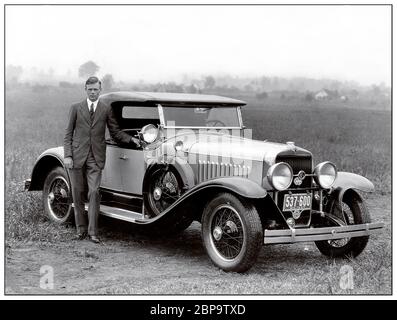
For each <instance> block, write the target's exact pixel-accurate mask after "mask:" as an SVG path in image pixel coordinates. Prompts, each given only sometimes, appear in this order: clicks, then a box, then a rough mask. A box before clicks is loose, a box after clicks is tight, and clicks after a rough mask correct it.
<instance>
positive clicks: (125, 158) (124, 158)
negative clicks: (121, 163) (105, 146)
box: [119, 154, 128, 160]
mask: <svg viewBox="0 0 397 320" xmlns="http://www.w3.org/2000/svg"><path fill="white" fill-rule="evenodd" d="M119 159H121V160H127V159H128V158H127V157H126V156H125V155H124V154H123V155H122V156H121V157H119Z"/></svg>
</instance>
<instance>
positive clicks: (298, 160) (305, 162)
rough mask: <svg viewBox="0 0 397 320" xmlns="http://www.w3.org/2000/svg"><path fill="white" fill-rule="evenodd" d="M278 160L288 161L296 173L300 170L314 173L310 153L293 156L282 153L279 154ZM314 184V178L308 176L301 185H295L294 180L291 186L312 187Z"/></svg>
mask: <svg viewBox="0 0 397 320" xmlns="http://www.w3.org/2000/svg"><path fill="white" fill-rule="evenodd" d="M276 162H286V163H288V164H289V165H290V166H291V168H292V171H293V173H294V174H298V173H299V171H301V170H303V171H304V172H305V173H306V174H311V173H312V170H313V169H312V157H311V156H310V155H304V156H291V155H282V156H278V157H277V159H276ZM311 186H312V178H311V177H306V178H305V179H304V180H303V182H302V184H301V185H300V186H295V185H294V182H292V184H291V188H298V187H299V188H310V187H311Z"/></svg>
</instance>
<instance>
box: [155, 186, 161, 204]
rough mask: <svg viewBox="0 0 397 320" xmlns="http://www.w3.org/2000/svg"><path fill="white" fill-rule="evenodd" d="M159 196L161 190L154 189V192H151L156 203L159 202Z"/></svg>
mask: <svg viewBox="0 0 397 320" xmlns="http://www.w3.org/2000/svg"><path fill="white" fill-rule="evenodd" d="M161 194H162V191H161V188H159V187H156V188H155V189H154V191H153V198H154V200H156V201H158V200H160V198H161Z"/></svg>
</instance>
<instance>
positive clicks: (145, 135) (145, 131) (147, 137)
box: [139, 124, 159, 144]
mask: <svg viewBox="0 0 397 320" xmlns="http://www.w3.org/2000/svg"><path fill="white" fill-rule="evenodd" d="M139 135H140V136H141V137H142V139H143V141H145V142H146V143H148V144H149V143H153V142H154V141H156V140H157V138H158V136H159V129H158V128H157V127H156V126H155V125H154V124H147V125H146V126H144V127H143V128H142V129H141V131H140V132H139Z"/></svg>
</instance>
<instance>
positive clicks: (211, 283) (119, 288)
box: [5, 195, 391, 295]
mask: <svg viewBox="0 0 397 320" xmlns="http://www.w3.org/2000/svg"><path fill="white" fill-rule="evenodd" d="M368 207H369V209H370V210H371V215H372V217H373V220H375V221H384V222H385V223H386V228H385V229H384V230H383V232H382V233H380V234H377V235H374V236H373V237H371V239H370V242H369V244H368V246H367V248H366V250H365V251H364V252H363V253H362V254H361V255H360V256H359V257H358V258H357V259H355V260H351V261H349V260H336V261H335V260H331V259H327V258H325V257H324V256H322V255H321V254H320V252H319V251H318V250H317V248H316V247H315V245H314V244H313V243H308V244H294V245H273V246H266V247H264V248H263V249H262V251H261V253H260V256H259V258H258V261H257V263H256V264H255V265H254V267H253V268H252V269H251V270H249V272H247V273H245V274H235V273H226V272H224V271H222V270H219V269H217V268H216V267H215V266H214V265H212V263H211V261H210V260H209V258H208V257H207V255H206V252H205V250H204V248H203V245H202V242H201V235H200V224H199V223H197V222H195V223H193V224H192V225H191V226H190V227H189V228H188V229H187V230H185V231H184V232H183V233H181V234H179V235H177V236H173V237H168V238H157V239H152V238H151V237H149V236H143V235H140V234H136V233H134V232H133V231H131V230H130V228H129V226H128V225H126V223H124V222H118V221H114V220H110V219H108V218H101V219H100V224H101V229H100V230H101V235H102V240H103V243H102V244H100V245H98V244H94V243H91V242H90V241H88V240H83V241H77V240H72V238H73V235H74V230H73V229H72V228H70V239H64V240H62V241H60V242H46V243H45V242H28V243H22V242H16V243H13V244H12V245H7V247H6V248H5V249H6V264H5V293H6V294H10V295H12V294H24V295H31V294H33V295H42V294H44V295H53V294H58V295H80V294H84V295H91V294H99V295H102V294H103V295H106V294H116V295H196V294H209V295H212V294H222V295H223V294H233V295H245V294H255V295H265V294H266V295H267V294H390V293H391V244H390V237H391V226H390V223H391V222H390V216H391V201H390V196H376V195H372V196H371V197H370V198H369V199H368ZM115 230H117V231H115ZM345 265H349V266H351V267H352V270H354V286H352V287H349V288H348V289H346V288H341V286H340V279H341V273H340V270H341V268H342V267H343V266H345ZM51 273H52V275H53V277H50V278H48V277H47V276H51ZM45 279H53V287H52V286H51V283H52V282H51V280H48V281H46V280H45ZM43 284H44V285H43Z"/></svg>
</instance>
